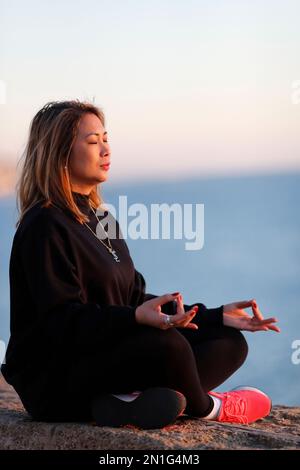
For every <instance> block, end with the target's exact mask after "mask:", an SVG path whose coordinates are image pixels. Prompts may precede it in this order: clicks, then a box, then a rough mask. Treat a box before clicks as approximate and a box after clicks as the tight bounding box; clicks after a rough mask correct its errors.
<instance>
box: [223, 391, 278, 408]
mask: <svg viewBox="0 0 300 470" xmlns="http://www.w3.org/2000/svg"><path fill="white" fill-rule="evenodd" d="M235 390H252V391H254V392H259V393H261V394H262V395H264V396H265V397H267V398H268V399H269V400H270V402H271V407H270V411H269V414H270V413H271V411H272V409H273V403H272V400H271V398H270V397H269V396H268V395H267V394H266V393H265V392H263V391H262V390H260V389H259V388H256V387H251V386H249V385H241V386H239V387H234V388H232V389H231V390H230V391H231V392H232V391H235Z"/></svg>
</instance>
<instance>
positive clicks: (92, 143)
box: [89, 140, 107, 145]
mask: <svg viewBox="0 0 300 470" xmlns="http://www.w3.org/2000/svg"><path fill="white" fill-rule="evenodd" d="M103 142H104V143H105V144H107V140H103ZM89 144H91V145H94V144H98V142H89Z"/></svg>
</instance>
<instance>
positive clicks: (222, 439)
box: [0, 375, 300, 450]
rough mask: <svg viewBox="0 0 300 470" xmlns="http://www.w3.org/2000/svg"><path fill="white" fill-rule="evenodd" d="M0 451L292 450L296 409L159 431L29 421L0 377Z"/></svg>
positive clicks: (298, 436)
mask: <svg viewBox="0 0 300 470" xmlns="http://www.w3.org/2000/svg"><path fill="white" fill-rule="evenodd" d="M0 435H1V440H0V449H98V450H108V449H109V450H112V449H119V450H124V449H143V450H146V449H149V450H160V449H169V450H172V449H173V450H175V449H186V450H197V449H296V450H300V408H298V407H288V406H283V405H276V406H274V407H273V410H272V412H271V414H270V416H268V417H267V418H265V419H262V420H259V421H257V422H256V423H253V424H251V425H236V424H231V423H228V424H227V423H217V422H215V421H205V420H201V419H197V418H191V417H188V416H186V415H183V416H180V417H179V418H178V419H177V421H176V422H175V423H174V424H172V425H169V426H166V427H165V428H163V429H153V430H147V431H146V430H140V429H138V428H136V427H134V426H124V427H122V428H110V427H98V426H95V425H94V423H44V422H37V421H35V422H34V421H32V420H31V418H30V416H29V415H28V414H27V413H26V411H25V410H24V408H23V406H22V403H21V401H20V399H19V397H18V395H17V394H16V393H15V391H14V389H13V388H12V387H11V386H10V385H8V384H7V383H6V382H5V380H4V379H3V377H2V376H1V375H0Z"/></svg>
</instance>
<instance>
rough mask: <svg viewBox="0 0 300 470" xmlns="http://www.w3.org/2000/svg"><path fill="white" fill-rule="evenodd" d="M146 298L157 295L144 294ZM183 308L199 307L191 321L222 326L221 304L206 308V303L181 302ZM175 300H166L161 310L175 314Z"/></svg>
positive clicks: (203, 324)
mask: <svg viewBox="0 0 300 470" xmlns="http://www.w3.org/2000/svg"><path fill="white" fill-rule="evenodd" d="M145 297H146V299H145V300H150V299H153V298H155V297H158V296H157V295H154V294H145ZM183 305H184V310H185V311H186V312H187V311H188V310H191V308H192V307H194V306H195V305H197V306H198V307H199V309H198V312H197V313H196V315H195V317H194V318H193V323H197V324H198V326H200V327H203V326H206V325H207V326H223V325H224V323H223V307H224V306H223V305H221V306H220V307H216V308H207V307H206V305H204V304H202V303H194V304H191V305H187V304H183ZM176 307H177V304H176V301H175V300H173V301H171V302H168V303H167V304H165V305H163V306H162V309H161V310H162V312H163V313H166V314H168V315H175V314H176Z"/></svg>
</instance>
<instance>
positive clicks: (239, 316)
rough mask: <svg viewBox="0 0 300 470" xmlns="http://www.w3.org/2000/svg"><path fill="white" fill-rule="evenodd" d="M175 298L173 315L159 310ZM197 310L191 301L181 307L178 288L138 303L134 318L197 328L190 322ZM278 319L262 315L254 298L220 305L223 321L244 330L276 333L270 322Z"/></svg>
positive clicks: (165, 326)
mask: <svg viewBox="0 0 300 470" xmlns="http://www.w3.org/2000/svg"><path fill="white" fill-rule="evenodd" d="M172 300H176V302H177V311H176V314H175V315H172V316H170V315H166V314H165V313H163V312H162V311H161V305H163V304H165V303H167V302H170V301H172ZM247 307H251V308H252V313H253V316H251V315H249V314H248V313H247V312H246V311H245V310H243V309H245V308H247ZM197 311H198V306H197V305H194V307H192V308H191V309H190V310H188V311H186V312H185V310H184V304H183V297H182V295H181V294H180V293H179V292H176V293H175V294H165V295H161V296H159V297H156V298H154V299H150V300H148V301H146V302H144V303H143V304H141V305H139V306H138V307H137V309H136V319H137V322H138V323H142V324H146V325H150V326H154V327H156V328H161V329H168V328H172V327H176V328H190V329H194V330H196V329H198V325H196V323H191V320H192V319H193V318H194V316H195V315H196V313H197ZM277 321H278V320H277V318H275V317H270V318H266V319H264V317H263V314H262V313H261V311H260V309H259V308H258V305H257V303H256V300H255V299H252V300H241V301H236V302H232V303H230V304H226V305H224V308H223V324H224V325H225V326H231V327H232V328H236V329H238V330H247V331H252V332H254V331H268V330H273V331H276V332H277V333H279V332H280V328H279V327H278V326H276V325H274V323H276V322H277Z"/></svg>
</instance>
